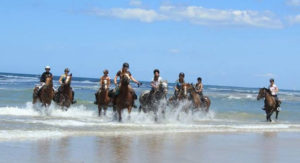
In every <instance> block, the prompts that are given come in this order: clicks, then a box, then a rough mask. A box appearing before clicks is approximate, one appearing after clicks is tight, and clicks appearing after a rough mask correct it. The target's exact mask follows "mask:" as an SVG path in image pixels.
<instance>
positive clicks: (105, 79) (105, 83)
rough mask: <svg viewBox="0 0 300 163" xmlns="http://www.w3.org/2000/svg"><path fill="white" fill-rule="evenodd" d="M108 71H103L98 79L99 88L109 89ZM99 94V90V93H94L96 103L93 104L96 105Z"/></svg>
mask: <svg viewBox="0 0 300 163" xmlns="http://www.w3.org/2000/svg"><path fill="white" fill-rule="evenodd" d="M108 73H109V72H108V70H107V69H105V70H104V71H103V76H102V77H101V78H100V81H99V83H100V88H106V89H109V87H110V77H109V76H108ZM100 92H101V89H99V91H97V92H96V93H95V97H96V101H95V102H94V103H95V104H98V101H97V99H98V94H99V93H100Z"/></svg>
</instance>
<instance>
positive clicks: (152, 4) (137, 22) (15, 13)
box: [0, 0, 300, 90]
mask: <svg viewBox="0 0 300 163" xmlns="http://www.w3.org/2000/svg"><path fill="white" fill-rule="evenodd" d="M299 43H300V0H243V1H241V0H226V1H224V0H156V1H150V0H147V1H146V0H113V1H112V0H64V1H61V0H51V1H50V0H48V1H46V0H26V1H11V0H1V1H0V56H1V63H0V72H13V73H26V74H41V73H42V72H43V70H44V66H46V65H49V66H51V68H52V69H51V71H52V73H53V74H54V75H61V74H62V73H63V70H64V68H65V67H69V68H70V69H71V72H72V73H73V75H74V76H77V77H93V78H99V77H100V76H101V75H102V71H103V70H104V69H108V70H109V71H110V74H109V75H110V76H111V77H114V75H115V74H116V72H117V71H118V70H120V69H121V67H122V64H123V62H128V63H129V64H130V71H131V73H132V74H133V76H134V77H135V78H136V79H137V80H140V81H149V80H151V79H152V77H153V70H154V69H155V68H158V69H160V71H161V76H162V77H163V78H164V79H166V80H168V81H169V82H174V81H175V80H176V79H177V78H178V74H179V72H184V73H185V76H186V81H187V82H194V83H195V82H196V79H197V77H202V78H203V83H204V84H208V85H226V86H242V87H264V86H268V84H269V82H268V80H269V79H270V78H275V82H276V84H277V85H278V86H279V88H283V89H297V90H300V76H299V70H300V68H299V61H300V44H299Z"/></svg>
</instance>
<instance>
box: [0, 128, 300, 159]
mask: <svg viewBox="0 0 300 163" xmlns="http://www.w3.org/2000/svg"><path fill="white" fill-rule="evenodd" d="M7 144H10V143H0V150H1V152H0V155H2V156H6V157H1V158H6V159H7V161H8V159H9V161H12V162H19V161H22V162H139V163H140V162H149V163H150V162H151V163H152V162H299V161H300V160H299V159H298V154H299V152H298V148H299V146H300V133H276V132H275V133H274V132H268V133H238V134H237V133H235V134H230V133H223V134H192V133H182V134H163V135H162V134H156V135H132V136H109V137H103V136H99V137H66V138H62V139H48V140H39V141H32V142H26V143H22V142H16V143H15V144H16V145H17V146H19V147H20V146H21V148H17V149H16V148H13V147H14V146H15V145H7ZM11 155H16V156H22V157H23V158H17V157H12V158H11V157H10V156H11ZM4 160H5V159H4Z"/></svg>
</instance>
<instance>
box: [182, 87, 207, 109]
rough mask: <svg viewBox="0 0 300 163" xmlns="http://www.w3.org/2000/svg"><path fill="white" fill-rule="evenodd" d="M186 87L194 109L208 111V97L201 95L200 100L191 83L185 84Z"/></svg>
mask: <svg viewBox="0 0 300 163" xmlns="http://www.w3.org/2000/svg"><path fill="white" fill-rule="evenodd" d="M187 87H188V92H189V93H190V100H192V102H193V107H194V109H196V110H200V109H201V110H202V111H205V112H208V111H209V107H210V104H211V101H210V99H209V97H207V96H203V100H204V101H202V100H201V98H200V95H199V94H198V93H197V92H196V89H195V87H194V85H193V84H189V85H187Z"/></svg>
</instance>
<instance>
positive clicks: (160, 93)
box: [139, 81, 168, 121]
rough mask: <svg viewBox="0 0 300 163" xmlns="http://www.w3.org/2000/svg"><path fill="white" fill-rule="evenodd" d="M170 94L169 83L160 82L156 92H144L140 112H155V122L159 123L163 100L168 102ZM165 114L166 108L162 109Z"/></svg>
mask: <svg viewBox="0 0 300 163" xmlns="http://www.w3.org/2000/svg"><path fill="white" fill-rule="evenodd" d="M167 93H168V82H167V81H160V83H159V86H158V89H157V90H154V92H152V93H151V92H150V91H144V92H143V93H142V94H141V95H140V97H139V101H140V107H139V112H141V111H142V110H143V112H144V113H147V112H150V111H153V112H154V114H155V121H157V112H158V109H159V106H160V104H161V103H160V102H161V101H162V100H166V96H167ZM164 113H165V107H162V114H163V115H164Z"/></svg>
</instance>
